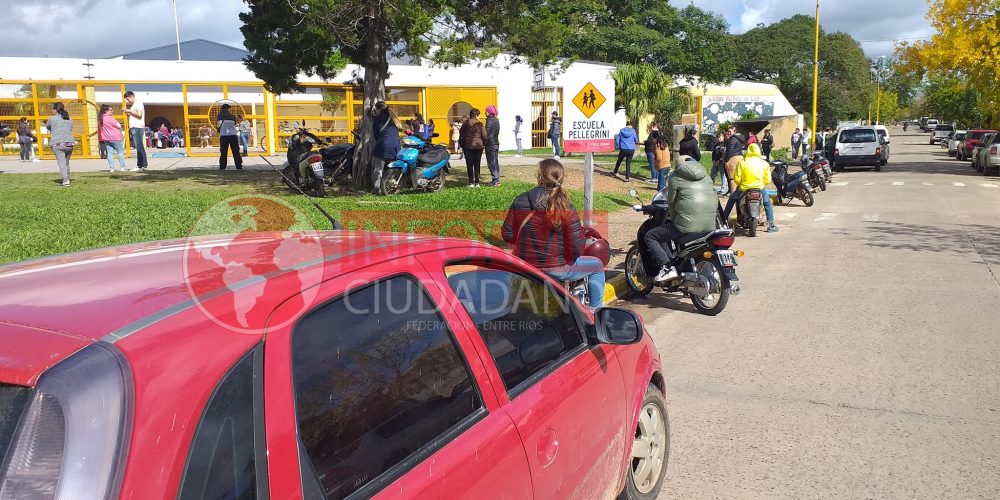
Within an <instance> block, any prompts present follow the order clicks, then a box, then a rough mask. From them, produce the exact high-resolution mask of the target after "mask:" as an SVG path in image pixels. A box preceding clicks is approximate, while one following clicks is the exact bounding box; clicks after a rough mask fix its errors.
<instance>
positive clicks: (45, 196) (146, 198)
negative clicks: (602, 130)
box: [0, 171, 632, 262]
mask: <svg viewBox="0 0 1000 500" xmlns="http://www.w3.org/2000/svg"><path fill="white" fill-rule="evenodd" d="M57 180H58V175H54V174H18V175H2V176H0V193H3V195H2V199H3V202H2V203H0V220H2V221H3V224H2V225H0V262H9V261H16V260H23V259H28V258H33V257H39V256H44V255H53V254H60V253H65V252H72V251H77V250H83V249H89V248H98V247H104V246H110V245H120V244H126V243H134V242H140V241H150V240H160V239H169V238H182V237H186V236H188V235H189V234H191V232H192V228H193V227H194V225H195V223H196V222H197V221H198V218H199V217H200V216H201V215H202V214H203V213H205V212H206V211H207V210H208V209H210V208H211V207H212V206H214V205H215V204H216V203H218V202H220V201H222V200H224V199H226V198H228V197H231V196H235V195H241V194H267V195H272V196H276V197H278V198H280V199H282V200H284V201H286V202H288V203H289V204H291V205H293V206H295V207H296V208H298V209H300V210H301V211H302V212H303V213H305V214H306V216H307V217H308V218H309V219H310V222H311V223H312V224H313V225H314V226H315V227H317V228H320V229H325V228H329V222H328V221H327V220H326V219H325V218H324V217H323V216H322V214H320V213H319V212H318V211H317V210H316V209H315V208H313V207H312V206H311V205H310V204H309V202H308V200H306V199H305V198H304V197H302V196H301V195H296V194H293V193H291V192H290V191H289V190H288V189H287V188H286V187H285V186H284V185H283V184H281V183H280V182H279V181H278V180H277V174H275V173H273V172H259V171H245V172H234V171H233V172H230V171H227V172H219V171H158V172H150V173H144V174H138V173H130V174H118V175H117V176H110V175H109V174H107V173H88V174H76V175H74V176H73V184H72V186H70V187H69V188H61V187H59V185H58V183H57ZM531 187H532V185H530V184H527V183H524V182H517V181H504V184H503V186H502V187H499V188H487V187H483V188H480V189H475V190H473V189H468V188H466V187H465V186H464V183H461V182H458V181H452V182H449V183H448V185H447V186H446V188H445V189H444V190H443V191H441V192H439V193H420V192H411V193H404V194H400V195H396V196H391V197H381V196H373V195H360V194H355V193H338V192H331V193H330V196H329V197H327V198H324V199H320V200H319V203H320V205H321V206H323V207H324V208H325V209H326V210H327V211H330V212H331V213H332V214H333V215H334V216H335V217H337V216H339V215H340V211H342V210H364V211H399V210H411V211H446V210H506V209H508V208H509V207H510V203H511V201H512V200H513V199H514V197H515V196H517V195H518V194H520V193H521V192H524V191H525V190H527V189H530V188H531ZM571 196H572V198H573V202H574V204H575V205H576V206H578V207H582V205H583V195H582V193H581V192H572V193H571ZM631 204H632V201H631V199H630V198H629V197H628V196H627V194H624V193H597V194H595V197H594V208H595V210H617V209H621V208H622V207H626V206H631ZM379 229H383V230H385V229H388V228H379Z"/></svg>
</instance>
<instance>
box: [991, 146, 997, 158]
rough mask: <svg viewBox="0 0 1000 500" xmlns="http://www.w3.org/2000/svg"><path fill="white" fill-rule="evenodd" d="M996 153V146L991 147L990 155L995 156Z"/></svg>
mask: <svg viewBox="0 0 1000 500" xmlns="http://www.w3.org/2000/svg"><path fill="white" fill-rule="evenodd" d="M996 154H997V147H996V146H993V147H991V148H990V156H996Z"/></svg>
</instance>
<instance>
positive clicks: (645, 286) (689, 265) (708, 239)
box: [625, 189, 743, 316]
mask: <svg viewBox="0 0 1000 500" xmlns="http://www.w3.org/2000/svg"><path fill="white" fill-rule="evenodd" d="M665 191H666V190H663V191H660V192H659V193H657V194H656V195H655V196H653V199H652V201H651V203H650V204H649V205H642V204H639V205H635V206H633V207H632V208H633V209H634V210H635V211H637V212H642V213H644V214H646V215H648V216H649V218H648V219H646V221H645V222H643V223H642V225H640V226H639V231H638V233H637V235H636V241H635V242H633V244H632V247H631V248H629V250H628V253H627V254H626V256H625V282H626V283H627V284H628V287H629V290H630V291H631V292H632V293H634V294H635V295H637V296H640V297H644V296H646V295H649V292H651V291H653V287H656V286H658V287H660V288H661V289H662V290H663V291H665V292H668V293H670V292H681V293H684V294H686V295H688V296H690V297H691V302H692V303H694V307H695V309H697V310H698V312H700V313H702V314H705V315H708V316H715V315H717V314H719V313H721V312H722V310H723V309H725V308H726V304H727V303H728V302H729V297H730V295H739V293H740V281H739V278H738V277H737V276H736V265H737V262H736V258H737V257H742V256H743V252H741V251H733V250H731V249H730V248H731V247H732V246H733V243H735V242H736V237H735V236H733V230H732V229H729V228H727V227H725V226H724V225H723V224H722V223H721V222H722V221H721V213H722V207H721V206H720V207H719V214H720V216H719V218H718V219H717V221H716V223H717V227H718V229H716V230H714V231H709V232H707V233H698V234H689V235H685V236H684V237H683V238H681V239H680V240H679V241H671V242H669V243H667V244H669V245H670V249H671V254H672V255H674V259H673V261H671V263H670V264H671V265H673V266H674V267H675V268H676V269H677V270H678V273H679V276H678V277H677V278H674V279H671V280H668V281H666V282H664V283H662V284H658V283H656V282H654V281H653V278H654V277H655V276H656V275H657V273H659V271H660V267H659V266H657V265H656V259H655V258H654V257H653V253H652V251H651V250H650V249H649V248H648V247H647V246H646V240H645V236H646V233H647V232H649V231H650V230H652V229H653V228H656V227H659V226H660V225H662V224H663V223H664V222H665V221H666V220H667V218H668V215H669V214H668V208H667V197H666V192H665ZM629 194H630V195H632V197H633V198H635V199H636V200H638V201H639V202H640V203H641V202H642V200H640V199H639V197H638V195H637V193H636V191H635V189H631V190H629Z"/></svg>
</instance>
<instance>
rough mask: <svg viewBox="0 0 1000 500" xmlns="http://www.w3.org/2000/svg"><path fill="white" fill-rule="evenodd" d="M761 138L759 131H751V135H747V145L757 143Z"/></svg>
mask: <svg viewBox="0 0 1000 500" xmlns="http://www.w3.org/2000/svg"><path fill="white" fill-rule="evenodd" d="M759 142H760V139H759V138H758V137H757V132H750V137H747V146H749V145H751V144H757V143H759Z"/></svg>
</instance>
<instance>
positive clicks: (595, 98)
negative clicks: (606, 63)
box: [573, 83, 607, 118]
mask: <svg viewBox="0 0 1000 500" xmlns="http://www.w3.org/2000/svg"><path fill="white" fill-rule="evenodd" d="M606 100H607V99H605V98H604V96H603V95H601V93H600V92H598V91H597V88H596V87H594V84H593V83H587V84H586V85H584V86H583V90H581V91H580V93H579V94H577V95H576V97H574V98H573V104H575V105H576V107H578V108H580V111H582V112H583V114H584V116H586V117H587V118H590V117H591V116H594V113H596V112H597V110H598V109H600V108H601V105H602V104H604V101H606Z"/></svg>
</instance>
